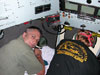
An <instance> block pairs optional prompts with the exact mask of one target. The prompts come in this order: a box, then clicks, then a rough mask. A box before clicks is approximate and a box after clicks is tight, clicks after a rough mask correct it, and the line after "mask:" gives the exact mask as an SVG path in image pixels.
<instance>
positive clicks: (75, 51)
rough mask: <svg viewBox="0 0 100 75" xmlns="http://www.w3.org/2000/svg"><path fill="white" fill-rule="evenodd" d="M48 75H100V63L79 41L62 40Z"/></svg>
mask: <svg viewBox="0 0 100 75" xmlns="http://www.w3.org/2000/svg"><path fill="white" fill-rule="evenodd" d="M47 75H100V63H99V61H98V60H97V59H96V56H95V55H94V54H93V53H92V52H91V51H90V50H89V48H88V47H87V46H86V45H85V44H84V43H82V42H80V41H78V40H67V39H64V40H62V41H61V42H60V43H59V45H58V46H57V48H56V53H55V55H54V58H53V60H52V61H51V64H50V67H49V69H48V72H47Z"/></svg>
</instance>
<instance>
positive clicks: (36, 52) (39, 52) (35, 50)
mask: <svg viewBox="0 0 100 75" xmlns="http://www.w3.org/2000/svg"><path fill="white" fill-rule="evenodd" d="M34 53H35V56H36V57H37V59H38V60H39V61H40V63H41V64H42V65H43V69H42V70H41V71H40V72H39V73H38V75H44V74H45V64H44V61H43V59H42V56H41V55H42V52H41V50H39V49H38V48H35V49H34Z"/></svg>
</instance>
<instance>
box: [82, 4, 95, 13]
mask: <svg viewBox="0 0 100 75" xmlns="http://www.w3.org/2000/svg"><path fill="white" fill-rule="evenodd" d="M94 11H95V8H93V7H89V6H85V5H82V7H81V13H85V14H90V15H93V14H94Z"/></svg>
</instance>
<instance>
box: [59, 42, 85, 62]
mask: <svg viewBox="0 0 100 75" xmlns="http://www.w3.org/2000/svg"><path fill="white" fill-rule="evenodd" d="M57 54H65V55H68V56H71V57H73V58H74V59H76V60H78V61H80V62H84V61H87V52H86V50H85V49H84V47H82V46H81V45H78V44H77V43H74V42H71V41H66V42H64V43H63V44H61V45H60V46H59V48H58V49H57Z"/></svg>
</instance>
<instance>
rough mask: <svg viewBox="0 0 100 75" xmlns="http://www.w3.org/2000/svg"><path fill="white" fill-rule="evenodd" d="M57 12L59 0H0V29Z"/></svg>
mask: <svg viewBox="0 0 100 75" xmlns="http://www.w3.org/2000/svg"><path fill="white" fill-rule="evenodd" d="M58 12H59V0H0V30H2V29H5V28H8V27H11V26H15V25H18V24H21V23H24V22H27V21H31V20H35V19H38V18H41V17H45V16H48V15H52V14H56V13H58Z"/></svg>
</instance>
